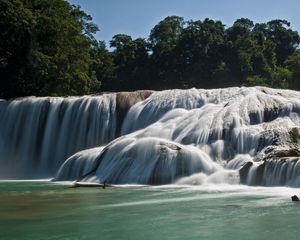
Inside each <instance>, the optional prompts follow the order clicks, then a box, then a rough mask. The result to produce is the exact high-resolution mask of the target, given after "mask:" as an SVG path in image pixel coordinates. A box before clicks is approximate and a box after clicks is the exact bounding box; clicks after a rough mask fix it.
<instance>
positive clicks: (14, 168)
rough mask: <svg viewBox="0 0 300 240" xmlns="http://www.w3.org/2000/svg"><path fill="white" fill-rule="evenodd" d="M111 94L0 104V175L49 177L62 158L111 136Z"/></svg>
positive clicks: (8, 176)
mask: <svg viewBox="0 0 300 240" xmlns="http://www.w3.org/2000/svg"><path fill="white" fill-rule="evenodd" d="M115 108H116V107H115V94H107V95H102V96H83V97H68V98H60V97H59V98H58V97H57V98H50V97H49V98H48V97H47V98H36V97H29V98H24V99H16V100H9V101H1V102H0V164H1V168H0V178H2V179H3V178H36V177H44V178H45V177H53V175H54V174H55V172H56V171H57V169H58V168H59V167H60V165H61V164H62V163H63V162H64V160H65V159H66V158H67V157H69V156H71V155H72V154H74V153H75V152H77V151H80V150H82V149H86V148H91V147H96V146H99V145H101V144H105V143H108V142H109V141H111V140H113V139H114V138H115V128H116V116H115V115H116V114H115V112H116V111H115Z"/></svg>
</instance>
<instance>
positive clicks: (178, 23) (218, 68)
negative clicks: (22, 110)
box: [0, 0, 300, 99]
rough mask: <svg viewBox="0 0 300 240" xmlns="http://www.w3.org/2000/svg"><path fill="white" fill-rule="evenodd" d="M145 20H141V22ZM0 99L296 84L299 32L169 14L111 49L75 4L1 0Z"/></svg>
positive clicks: (279, 25) (299, 85) (284, 24)
mask: <svg viewBox="0 0 300 240" xmlns="http://www.w3.org/2000/svg"><path fill="white" fill-rule="evenodd" d="M141 21H142V19H141ZM0 29H1V35H0V80H1V88H0V98H5V99H8V98H16V97H22V96H31V95H35V96H66V95H83V94H96V93H99V92H115V91H133V90H138V89H153V90H163V89H173V88H180V89H185V88H192V87H195V88H220V87H229V86H254V85H260V86H269V87H273V88H288V89H295V90H299V89H300V50H299V48H298V47H299V44H300V36H299V34H298V32H297V31H294V30H293V29H292V28H291V25H290V23H289V22H288V21H286V20H284V19H274V20H270V21H268V22H266V23H255V22H253V21H252V20H251V19H247V18H240V19H237V20H236V21H235V22H234V23H233V24H232V26H225V25H224V24H223V23H222V22H221V21H220V20H212V19H209V18H206V19H202V20H185V19H183V18H182V17H180V16H168V17H166V18H165V19H162V20H161V21H160V22H158V23H157V24H156V25H155V26H154V27H153V28H152V29H151V30H149V32H150V33H149V36H148V37H147V38H137V39H133V38H132V37H131V36H129V35H126V34H122V33H120V34H117V35H115V36H113V37H112V39H111V41H110V43H109V46H107V45H106V44H105V42H104V41H98V40H96V39H95V37H94V35H95V33H96V32H97V31H99V27H98V26H97V25H96V24H94V23H93V19H92V17H91V16H90V15H88V14H87V13H85V12H84V11H83V10H82V9H81V8H80V6H75V5H71V4H70V3H68V2H67V1H64V0H0Z"/></svg>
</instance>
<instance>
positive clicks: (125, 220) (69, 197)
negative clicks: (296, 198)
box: [0, 182, 300, 240]
mask: <svg viewBox="0 0 300 240" xmlns="http://www.w3.org/2000/svg"><path fill="white" fill-rule="evenodd" d="M299 192H300V190H299V189H289V188H250V187H244V186H225V185H224V186H221V185H211V186H203V187H172V186H168V187H147V186H130V187H128V186H127V187H126V186H123V187H113V188H107V189H96V188H90V189H88V188H85V189H82V188H76V189H74V188H68V187H67V186H66V185H63V184H55V183H50V182H0V239H1V240H6V239H10V240H11V239H18V240H23V239H28V240H35V239H39V240H42V239H49V240H50V239H51V240H55V239H101V240H102V239H126V240H127V239H130V240H131V239H132V240H134V239H137V240H141V239H214V240H216V239H222V240H223V239H231V240H232V239H243V240H244V239H273V240H274V239H285V238H286V239H289V238H292V239H298V237H299V233H300V228H299V223H300V203H299V204H298V203H295V202H291V201H290V196H291V195H292V194H299Z"/></svg>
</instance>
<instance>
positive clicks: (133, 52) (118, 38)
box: [106, 34, 150, 91]
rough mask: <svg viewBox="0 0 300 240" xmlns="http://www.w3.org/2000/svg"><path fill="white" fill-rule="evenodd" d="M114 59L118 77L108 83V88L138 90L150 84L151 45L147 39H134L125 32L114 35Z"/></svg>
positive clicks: (112, 45) (112, 42) (112, 44)
mask: <svg viewBox="0 0 300 240" xmlns="http://www.w3.org/2000/svg"><path fill="white" fill-rule="evenodd" d="M110 46H111V47H112V48H114V51H113V59H114V64H115V66H116V69H115V74H116V79H115V80H112V81H111V82H110V83H108V84H107V87H108V89H106V90H117V91H121V90H123V91H124V90H137V89H142V88H147V86H148V85H149V81H148V80H149V78H148V77H149V73H150V71H149V53H148V52H149V46H148V43H147V42H146V41H145V39H142V38H137V39H135V40H133V39H132V38H131V37H130V36H128V35H125V34H118V35H115V36H114V37H113V39H112V40H111V42H110Z"/></svg>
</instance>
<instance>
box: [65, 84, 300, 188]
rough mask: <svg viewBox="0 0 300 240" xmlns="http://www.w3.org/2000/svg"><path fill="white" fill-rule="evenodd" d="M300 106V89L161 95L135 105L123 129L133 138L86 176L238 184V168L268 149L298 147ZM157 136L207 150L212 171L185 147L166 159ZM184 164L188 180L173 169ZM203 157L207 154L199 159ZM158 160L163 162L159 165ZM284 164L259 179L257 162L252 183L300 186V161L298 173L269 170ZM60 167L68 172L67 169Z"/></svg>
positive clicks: (114, 148) (114, 180) (123, 140)
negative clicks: (182, 152)
mask: <svg viewBox="0 0 300 240" xmlns="http://www.w3.org/2000/svg"><path fill="white" fill-rule="evenodd" d="M299 106H300V94H299V93H298V92H295V91H284V90H275V89H269V88H229V89H215V90H196V89H191V90H168V91H163V92H157V93H154V94H152V95H151V96H150V97H149V98H147V99H146V100H144V101H142V102H139V103H137V104H136V105H134V106H133V107H132V108H131V109H130V111H129V113H128V114H127V117H126V119H125V121H124V124H123V127H122V132H123V134H126V133H127V134H128V135H126V136H124V137H122V138H120V139H116V140H115V141H114V143H113V144H112V145H111V146H108V147H107V148H108V153H106V154H105V155H104V158H103V160H101V164H99V165H98V167H97V171H95V172H94V173H92V174H91V175H90V177H88V178H86V179H85V180H86V181H108V182H112V183H122V184H123V183H140V184H145V183H148V184H149V183H151V184H160V183H171V182H175V181H177V183H180V184H187V183H188V184H204V183H231V184H236V183H239V181H240V180H239V177H238V175H239V172H238V170H239V169H240V168H241V167H242V166H243V165H244V164H245V163H246V162H249V161H250V162H252V161H253V160H255V159H256V158H258V157H259V156H260V155H263V153H264V149H266V147H268V146H271V145H273V146H275V147H277V146H286V147H287V148H288V147H290V146H294V147H295V146H296V147H298V140H299V137H298V135H299V132H298V127H299V123H300V122H299V113H300V111H299V110H300V108H299ZM292 129H294V130H295V129H296V130H295V131H296V136H295V137H294V138H295V139H292V138H291V134H290V132H291V130H292ZM153 139H156V140H155V141H157V142H166V141H167V142H168V144H169V145H172V146H179V144H180V148H181V149H184V150H185V151H187V152H188V154H190V155H193V154H197V153H201V154H202V155H203V156H205V158H204V159H205V164H206V166H210V169H211V171H210V172H206V171H205V170H204V169H202V168H195V167H194V162H193V160H189V158H185V157H182V156H181V155H180V154H179V153H180V151H175V152H176V154H175V155H176V161H174V157H173V155H172V153H170V152H167V157H165V155H166V154H165V151H160V150H159V149H158V148H157V145H159V144H162V143H159V144H157V143H154V142H155V141H154V140H153ZM175 148H176V147H175ZM88 155H89V153H88V152H87V156H88ZM162 159H163V160H162ZM178 159H180V160H178ZM192 159H193V158H192ZM297 160H298V158H297V159H296V160H295V161H297ZM70 161H71V160H70ZM177 161H182V162H184V163H185V164H186V167H185V168H186V169H191V170H189V171H184V173H182V172H181V176H182V177H184V179H181V180H180V176H179V175H176V174H174V171H175V170H174V169H176V162H177ZM202 161H203V158H201V160H199V162H202ZM155 164H159V168H156V167H155ZM280 164H281V163H280V161H273V162H272V164H267V167H266V168H265V173H263V175H264V178H267V179H268V180H262V181H260V182H257V180H255V178H256V176H255V175H256V170H257V167H256V166H253V167H252V168H251V169H250V175H252V180H247V183H248V184H250V185H256V184H259V185H267V186H277V185H290V186H300V181H299V180H298V179H297V176H298V175H297V174H294V172H297V171H298V165H295V167H294V168H295V169H297V170H295V171H293V174H294V175H293V174H292V173H291V171H289V172H288V173H285V172H284V171H279V170H277V168H279V167H277V168H275V167H272V168H271V167H270V166H271V165H276V166H277V165H280ZM254 165H255V164H254ZM269 165H270V166H269ZM216 166H218V167H216ZM268 169H271V170H268ZM273 169H275V170H274V171H273ZM299 169H300V168H299ZM60 171H61V172H62V171H65V168H64V167H63V168H61V170H60ZM297 173H298V172H297ZM192 174H195V175H192ZM286 174H287V175H288V176H285V175H286ZM166 175H167V177H165V176H166ZM191 175H192V176H191ZM153 176H154V177H153ZM170 176H172V177H170ZM154 178H155V180H154ZM162 178H164V179H165V180H163V181H162V180H161V179H162ZM250 178H251V177H250ZM264 178H263V179H264ZM283 178H285V179H287V180H283ZM178 179H179V180H178ZM291 179H292V180H291Z"/></svg>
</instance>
